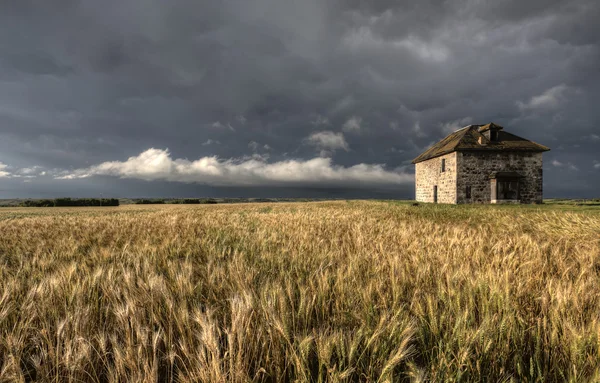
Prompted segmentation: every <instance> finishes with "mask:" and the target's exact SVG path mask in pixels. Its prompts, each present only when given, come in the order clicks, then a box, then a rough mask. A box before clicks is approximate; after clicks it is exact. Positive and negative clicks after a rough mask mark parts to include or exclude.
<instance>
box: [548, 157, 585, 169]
mask: <svg viewBox="0 0 600 383" xmlns="http://www.w3.org/2000/svg"><path fill="white" fill-rule="evenodd" d="M551 163H552V166H556V167H557V168H562V167H563V166H566V167H568V168H569V169H571V170H574V171H578V170H579V168H578V167H577V166H576V165H575V164H574V163H572V162H569V163H567V164H564V163H562V162H560V161H558V160H552V162H551Z"/></svg>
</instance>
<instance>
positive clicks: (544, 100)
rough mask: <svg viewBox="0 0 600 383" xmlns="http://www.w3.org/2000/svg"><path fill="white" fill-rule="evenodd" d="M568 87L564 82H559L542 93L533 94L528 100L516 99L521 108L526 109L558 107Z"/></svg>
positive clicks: (564, 98) (563, 99)
mask: <svg viewBox="0 0 600 383" xmlns="http://www.w3.org/2000/svg"><path fill="white" fill-rule="evenodd" d="M568 89H569V87H568V86H566V85H565V84H560V85H557V86H555V87H552V88H550V89H548V90H546V91H545V92H544V93H542V94H540V95H538V96H533V97H531V99H530V100H529V101H528V102H525V103H524V102H522V101H517V106H518V107H519V109H521V110H526V109H554V108H557V107H559V106H560V105H561V104H562V103H563V102H564V101H565V100H566V97H565V92H566V91H567V90H568Z"/></svg>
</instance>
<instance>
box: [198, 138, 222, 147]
mask: <svg viewBox="0 0 600 383" xmlns="http://www.w3.org/2000/svg"><path fill="white" fill-rule="evenodd" d="M208 145H221V142H219V141H217V140H213V139H210V138H209V139H208V140H206V141H204V142H203V143H202V146H208Z"/></svg>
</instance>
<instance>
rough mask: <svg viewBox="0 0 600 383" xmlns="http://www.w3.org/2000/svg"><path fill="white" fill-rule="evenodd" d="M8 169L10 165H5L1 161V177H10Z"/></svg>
mask: <svg viewBox="0 0 600 383" xmlns="http://www.w3.org/2000/svg"><path fill="white" fill-rule="evenodd" d="M6 169H8V165H5V164H3V163H2V162H0V178H4V177H10V173H9V172H7V171H6Z"/></svg>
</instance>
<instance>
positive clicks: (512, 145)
mask: <svg viewBox="0 0 600 383" xmlns="http://www.w3.org/2000/svg"><path fill="white" fill-rule="evenodd" d="M490 128H491V129H493V130H496V131H497V132H498V140H497V141H490V140H489V139H488V138H487V137H486V136H485V135H483V134H482V133H483V132H485V131H487V130H490ZM480 139H481V140H482V144H480V143H479V140H480ZM548 150H550V148H548V147H546V146H544V145H540V144H538V143H535V142H533V141H530V140H526V139H525V138H521V137H519V136H515V135H514V134H511V133H508V132H505V131H504V130H502V127H501V126H499V125H496V124H494V123H490V124H487V125H469V126H466V127H464V128H462V129H459V130H457V131H456V132H453V133H451V134H450V135H448V136H447V137H446V138H444V139H443V140H441V141H440V142H438V143H437V144H435V145H433V146H431V147H430V148H429V149H427V150H426V151H424V152H423V153H421V155H419V156H418V157H417V158H415V159H414V160H412V163H413V164H416V163H418V162H422V161H426V160H429V159H431V158H435V157H439V156H442V155H444V154H448V153H452V152H456V151H486V152H487V151H489V152H493V151H503V152H545V151H548Z"/></svg>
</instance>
